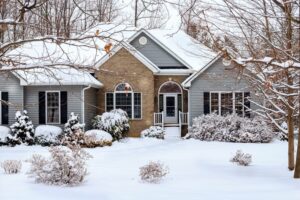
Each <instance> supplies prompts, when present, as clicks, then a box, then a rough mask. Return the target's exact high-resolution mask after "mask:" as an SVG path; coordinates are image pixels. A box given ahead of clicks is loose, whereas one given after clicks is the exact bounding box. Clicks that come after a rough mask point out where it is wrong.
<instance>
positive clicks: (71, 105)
mask: <svg viewBox="0 0 300 200" xmlns="http://www.w3.org/2000/svg"><path fill="white" fill-rule="evenodd" d="M82 89H83V86H27V87H25V88H24V93H25V99H24V100H25V101H24V107H25V109H26V110H27V111H28V115H29V117H30V118H31V120H32V122H33V124H34V125H35V126H37V125H39V108H38V106H39V92H44V91H51V90H52V91H67V92H68V116H69V115H70V113H71V112H74V113H75V114H78V116H79V117H80V119H81V120H82V100H81V99H82V96H81V92H82ZM51 125H53V126H59V127H62V128H63V126H64V124H51Z"/></svg>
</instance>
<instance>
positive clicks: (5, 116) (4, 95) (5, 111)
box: [1, 92, 8, 124]
mask: <svg viewBox="0 0 300 200" xmlns="http://www.w3.org/2000/svg"><path fill="white" fill-rule="evenodd" d="M1 97H2V104H1V109H2V114H1V119H2V124H8V92H2V93H1Z"/></svg>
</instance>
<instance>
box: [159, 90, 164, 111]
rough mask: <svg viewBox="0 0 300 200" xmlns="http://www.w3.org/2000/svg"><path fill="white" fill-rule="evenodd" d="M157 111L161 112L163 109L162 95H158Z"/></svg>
mask: <svg viewBox="0 0 300 200" xmlns="http://www.w3.org/2000/svg"><path fill="white" fill-rule="evenodd" d="M158 101H159V112H162V111H163V110H164V95H163V94H160V95H159V100H158Z"/></svg>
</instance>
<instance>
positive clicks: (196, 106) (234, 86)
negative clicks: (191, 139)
mask: <svg viewBox="0 0 300 200" xmlns="http://www.w3.org/2000/svg"><path fill="white" fill-rule="evenodd" d="M225 68H230V67H225V66H224V65H223V64H222V61H221V59H219V60H218V61H216V62H215V63H214V64H213V65H212V66H210V67H209V68H208V69H207V70H206V71H204V72H203V73H202V74H200V75H199V76H198V77H197V78H196V79H194V80H193V82H192V84H191V87H190V89H189V106H190V107H189V113H190V114H189V115H190V118H189V122H190V125H191V124H192V119H193V118H195V117H198V116H200V115H202V114H204V105H203V93H204V92H212V91H246V92H250V96H251V97H253V95H252V93H251V90H250V89H251V88H250V87H249V85H248V83H247V82H246V81H245V80H243V79H241V80H238V74H237V73H236V72H235V71H234V70H230V69H225ZM250 107H251V108H255V105H253V104H252V103H251V105H250Z"/></svg>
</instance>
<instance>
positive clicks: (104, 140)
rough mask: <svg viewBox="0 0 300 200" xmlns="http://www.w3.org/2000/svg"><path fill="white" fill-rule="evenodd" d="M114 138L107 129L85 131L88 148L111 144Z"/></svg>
mask: <svg viewBox="0 0 300 200" xmlns="http://www.w3.org/2000/svg"><path fill="white" fill-rule="evenodd" d="M112 140H113V138H112V136H111V135H110V134H109V133H107V132H105V131H102V130H95V129H94V130H89V131H87V132H85V136H84V143H85V144H84V146H85V147H88V148H94V147H103V146H111V145H112Z"/></svg>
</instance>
